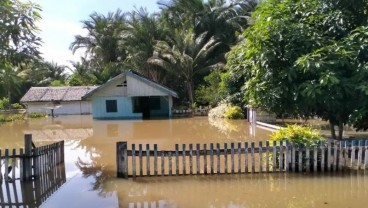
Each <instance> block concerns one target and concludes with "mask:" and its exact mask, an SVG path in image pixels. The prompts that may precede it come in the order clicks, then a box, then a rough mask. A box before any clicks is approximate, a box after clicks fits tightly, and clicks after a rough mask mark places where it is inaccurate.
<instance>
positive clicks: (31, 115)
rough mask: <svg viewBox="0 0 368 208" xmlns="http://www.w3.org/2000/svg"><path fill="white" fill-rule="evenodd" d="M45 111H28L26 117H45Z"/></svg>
mask: <svg viewBox="0 0 368 208" xmlns="http://www.w3.org/2000/svg"><path fill="white" fill-rule="evenodd" d="M46 117H47V114H46V113H29V114H28V118H46Z"/></svg>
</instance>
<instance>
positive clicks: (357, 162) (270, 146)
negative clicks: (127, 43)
mask: <svg viewBox="0 0 368 208" xmlns="http://www.w3.org/2000/svg"><path fill="white" fill-rule="evenodd" d="M137 147H138V148H137ZM143 147H145V149H143ZM116 150H117V152H116V153H117V175H118V177H121V178H128V177H137V176H159V175H161V176H165V175H169V176H171V175H199V174H228V173H231V174H234V173H263V172H267V173H268V172H289V171H292V172H312V171H313V172H317V171H318V172H324V171H337V170H342V169H345V168H354V169H358V170H359V169H366V168H367V167H368V140H367V141H361V140H359V141H358V140H351V141H329V142H322V143H318V144H315V145H306V146H303V145H301V144H296V143H289V142H274V141H273V142H269V141H266V142H265V145H264V143H263V142H259V143H258V146H257V147H256V146H255V143H254V142H251V143H248V142H243V143H241V142H239V143H230V145H229V144H228V143H224V144H221V145H220V144H219V143H216V144H213V143H211V144H209V146H208V145H207V144H196V145H195V146H194V145H193V144H189V145H188V146H187V145H186V144H182V145H179V144H176V145H175V149H173V150H158V145H157V144H154V145H153V149H152V148H151V146H150V145H149V144H146V145H144V146H143V145H142V144H138V146H137V145H136V144H132V145H131V149H128V144H127V142H118V143H117V148H116Z"/></svg>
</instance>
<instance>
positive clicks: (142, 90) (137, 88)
mask: <svg viewBox="0 0 368 208" xmlns="http://www.w3.org/2000/svg"><path fill="white" fill-rule="evenodd" d="M126 79H127V85H128V96H135V97H139V96H167V94H166V93H164V92H162V91H161V90H159V89H157V88H156V87H153V86H151V85H149V84H148V83H145V82H143V81H141V80H138V79H135V78H134V77H130V76H126Z"/></svg>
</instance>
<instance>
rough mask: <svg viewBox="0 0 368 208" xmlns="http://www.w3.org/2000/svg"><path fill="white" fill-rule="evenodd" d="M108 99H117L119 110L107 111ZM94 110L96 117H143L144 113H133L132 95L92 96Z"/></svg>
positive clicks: (94, 116)
mask: <svg viewBox="0 0 368 208" xmlns="http://www.w3.org/2000/svg"><path fill="white" fill-rule="evenodd" d="M106 100H116V101H117V112H106ZM92 112H93V118H95V119H108V118H142V113H133V106H132V99H131V98H130V97H121V96H104V97H97V96H94V97H93V98H92Z"/></svg>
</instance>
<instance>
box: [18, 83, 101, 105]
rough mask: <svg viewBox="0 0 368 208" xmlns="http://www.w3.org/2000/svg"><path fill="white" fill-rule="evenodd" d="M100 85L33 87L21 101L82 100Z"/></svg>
mask: <svg viewBox="0 0 368 208" xmlns="http://www.w3.org/2000/svg"><path fill="white" fill-rule="evenodd" d="M97 87H98V86H73V87H71V86H67V87H31V88H30V89H29V90H28V92H27V93H26V94H25V95H24V96H23V97H22V99H21V100H20V102H50V101H52V100H54V101H80V100H82V97H83V96H84V95H86V94H87V93H89V92H90V91H92V90H94V89H96V88H97Z"/></svg>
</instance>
